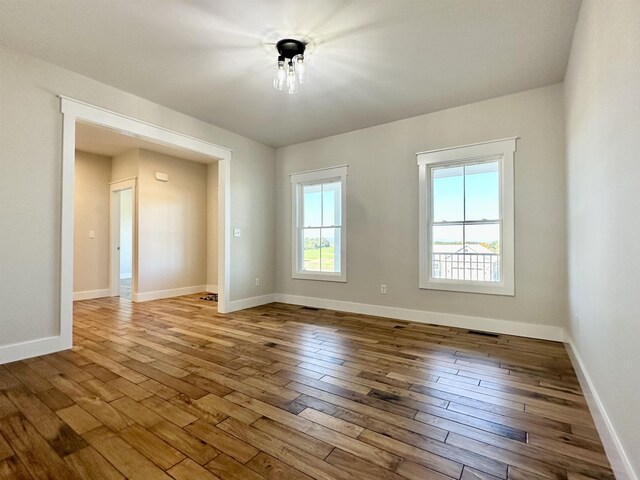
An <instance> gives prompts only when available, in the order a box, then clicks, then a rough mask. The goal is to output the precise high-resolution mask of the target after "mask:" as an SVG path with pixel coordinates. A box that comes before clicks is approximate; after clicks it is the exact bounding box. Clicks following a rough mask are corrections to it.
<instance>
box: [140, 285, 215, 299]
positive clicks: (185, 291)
mask: <svg viewBox="0 0 640 480" xmlns="http://www.w3.org/2000/svg"><path fill="white" fill-rule="evenodd" d="M205 290H206V286H205V285H194V286H193V287H183V288H173V289H171V290H155V291H153V292H137V293H135V294H134V293H133V292H132V293H131V301H133V302H148V301H150V300H160V299H162V298H171V297H179V296H181V295H191V294H192V293H200V292H204V291H205Z"/></svg>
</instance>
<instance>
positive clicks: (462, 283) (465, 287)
mask: <svg viewBox="0 0 640 480" xmlns="http://www.w3.org/2000/svg"><path fill="white" fill-rule="evenodd" d="M517 138H518V137H513V138H506V139H502V140H493V141H488V142H481V143H474V144H472V145H463V146H459V147H452V148H443V149H439V150H431V151H428V152H420V153H416V157H417V160H418V175H419V192H420V198H419V213H418V214H419V262H420V266H419V288H421V289H428V290H448V291H454V292H469V293H484V294H491V295H508V296H513V295H515V255H514V250H515V220H514V217H515V207H514V206H515V197H514V153H515V151H516V140H517ZM474 161H498V167H499V172H500V217H499V219H500V224H501V229H500V230H501V239H500V254H501V258H500V264H501V265H500V268H501V272H500V282H483V281H477V280H457V279H442V278H433V277H432V268H433V267H432V256H433V255H432V247H433V245H432V238H431V236H432V231H431V228H430V225H431V217H432V215H433V212H432V205H431V188H432V187H431V171H432V170H433V168H434V167H442V166H449V165H451V166H453V165H456V164H464V163H469V162H474Z"/></svg>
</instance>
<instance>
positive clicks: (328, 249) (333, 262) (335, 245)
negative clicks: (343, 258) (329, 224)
mask: <svg viewBox="0 0 640 480" xmlns="http://www.w3.org/2000/svg"><path fill="white" fill-rule="evenodd" d="M339 235H340V230H339V229H337V228H323V229H322V242H321V245H320V250H321V254H320V258H321V263H320V269H321V270H322V271H323V272H339V271H340V242H339Z"/></svg>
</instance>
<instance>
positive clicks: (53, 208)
mask: <svg viewBox="0 0 640 480" xmlns="http://www.w3.org/2000/svg"><path fill="white" fill-rule="evenodd" d="M0 65H1V67H0V84H1V85H2V88H1V89H0V111H1V112H2V115H0V218H1V219H2V232H3V234H2V235H0V242H1V243H0V265H1V267H0V268H1V269H2V270H1V271H0V277H1V278H0V280H1V281H0V332H2V333H1V335H0V347H2V346H8V345H12V344H16V343H18V342H25V341H30V340H36V339H41V338H44V337H51V336H56V335H57V334H58V332H59V329H60V318H59V292H60V283H59V282H60V215H61V176H62V174H61V165H62V159H61V157H62V115H61V113H60V100H59V98H57V95H59V94H62V95H66V96H69V97H72V98H77V99H79V100H83V101H86V102H88V103H91V104H94V105H98V106H101V107H104V108H107V109H109V110H113V111H116V112H119V113H122V114H124V115H129V116H132V117H136V118H139V119H141V120H143V121H147V122H150V123H153V124H156V125H159V126H162V127H165V128H169V129H172V130H176V131H179V132H182V133H184V134H187V135H190V136H193V137H196V138H200V139H203V140H205V141H208V142H211V143H215V144H218V145H222V146H225V147H228V148H230V149H232V150H233V159H232V161H231V226H232V227H241V228H243V236H242V238H241V239H233V238H232V239H231V245H230V249H231V264H230V269H231V284H230V285H229V288H230V292H229V293H230V299H231V300H232V301H233V300H239V299H242V298H245V297H249V296H253V295H258V294H266V293H272V292H273V291H274V277H273V271H274V257H273V254H272V252H273V249H274V231H275V230H274V224H275V210H274V198H275V191H274V189H273V184H274V181H275V168H274V159H275V152H274V150H273V149H272V148H270V147H267V146H265V145H262V144H260V143H258V142H255V141H252V140H249V139H247V138H245V137H242V136H240V135H237V134H234V133H231V132H229V131H226V130H223V129H221V128H218V127H216V126H213V125H210V124H207V123H204V122H201V121H198V120H196V119H194V118H192V117H189V116H187V115H183V114H181V113H178V112H176V111H173V110H170V109H168V108H166V107H163V106H161V105H158V104H155V103H152V102H150V101H147V100H144V99H142V98H140V97H136V96H134V95H131V94H128V93H126V92H123V91H122V90H118V89H116V88H114V87H111V86H108V85H105V84H103V83H100V82H97V81H95V80H92V79H90V78H87V77H84V76H82V75H78V74H76V73H74V72H71V71H69V70H65V69H63V68H60V67H57V66H54V65H52V64H49V63H46V62H43V61H41V60H38V59H36V58H34V57H31V56H28V55H24V54H22V53H18V52H16V51H14V50H10V49H7V48H5V47H0ZM248 259H249V260H248ZM257 273H259V274H260V275H261V277H262V283H261V286H260V288H255V287H254V286H253V282H254V278H255V276H256V274H257ZM33 292H38V295H37V296H35V297H34V296H33ZM29 348H30V347H29Z"/></svg>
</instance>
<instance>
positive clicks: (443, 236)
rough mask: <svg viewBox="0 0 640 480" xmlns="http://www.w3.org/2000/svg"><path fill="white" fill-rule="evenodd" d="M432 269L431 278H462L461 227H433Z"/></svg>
mask: <svg viewBox="0 0 640 480" xmlns="http://www.w3.org/2000/svg"><path fill="white" fill-rule="evenodd" d="M432 233H433V242H432V245H431V251H432V267H431V271H432V273H431V276H432V277H433V278H449V279H463V278H464V255H463V251H462V250H463V244H462V242H463V240H462V233H463V227H462V225H445V226H434V227H433V231H432Z"/></svg>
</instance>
